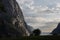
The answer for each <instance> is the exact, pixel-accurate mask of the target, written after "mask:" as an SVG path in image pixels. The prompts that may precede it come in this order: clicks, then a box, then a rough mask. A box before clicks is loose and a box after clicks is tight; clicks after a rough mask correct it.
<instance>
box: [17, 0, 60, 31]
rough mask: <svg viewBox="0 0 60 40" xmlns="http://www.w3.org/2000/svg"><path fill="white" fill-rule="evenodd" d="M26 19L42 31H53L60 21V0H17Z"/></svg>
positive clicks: (29, 23)
mask: <svg viewBox="0 0 60 40" xmlns="http://www.w3.org/2000/svg"><path fill="white" fill-rule="evenodd" d="M17 2H18V3H19V5H20V7H21V9H22V11H23V14H24V17H25V21H26V22H27V24H28V25H31V26H32V27H33V28H39V29H40V30H41V31H42V32H51V31H52V30H53V29H54V28H56V26H57V24H58V23H59V22H60V0H17Z"/></svg>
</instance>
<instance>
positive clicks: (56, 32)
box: [51, 23, 60, 35]
mask: <svg viewBox="0 0 60 40" xmlns="http://www.w3.org/2000/svg"><path fill="white" fill-rule="evenodd" d="M51 34H53V35H60V23H59V24H58V26H57V28H55V29H54V30H53V31H52V32H51Z"/></svg>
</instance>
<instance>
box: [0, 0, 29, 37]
mask: <svg viewBox="0 0 60 40" xmlns="http://www.w3.org/2000/svg"><path fill="white" fill-rule="evenodd" d="M26 26H27V24H26V22H25V21H24V16H23V13H22V10H21V9H20V7H19V5H18V3H17V2H16V0H0V36H28V33H29V32H28V30H27V28H26Z"/></svg>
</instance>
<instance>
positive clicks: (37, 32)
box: [30, 29, 41, 36]
mask: <svg viewBox="0 0 60 40" xmlns="http://www.w3.org/2000/svg"><path fill="white" fill-rule="evenodd" d="M40 34H41V30H40V29H35V30H34V31H33V32H32V34H31V35H30V36H39V35H40Z"/></svg>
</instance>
